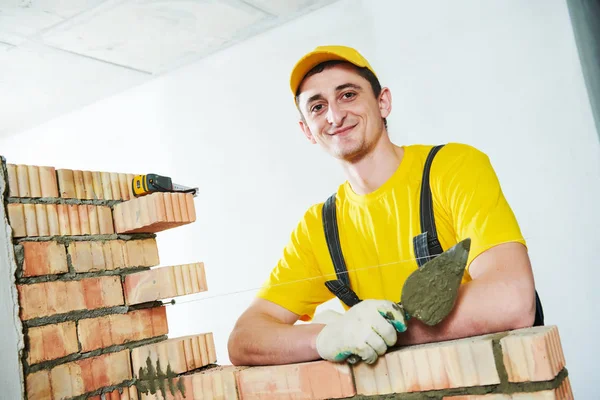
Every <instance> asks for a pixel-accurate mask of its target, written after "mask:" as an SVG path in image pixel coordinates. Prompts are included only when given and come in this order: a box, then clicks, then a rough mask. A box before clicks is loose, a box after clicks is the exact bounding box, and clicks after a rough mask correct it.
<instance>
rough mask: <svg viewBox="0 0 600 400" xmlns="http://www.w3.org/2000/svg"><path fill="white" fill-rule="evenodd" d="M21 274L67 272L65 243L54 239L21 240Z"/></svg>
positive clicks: (35, 274) (34, 274)
mask: <svg viewBox="0 0 600 400" xmlns="http://www.w3.org/2000/svg"><path fill="white" fill-rule="evenodd" d="M21 244H22V246H23V254H24V259H23V276H38V275H50V274H60V273H65V272H68V270H69V268H68V266H67V252H66V250H65V245H63V244H60V243H57V242H55V241H48V242H23V243H21Z"/></svg>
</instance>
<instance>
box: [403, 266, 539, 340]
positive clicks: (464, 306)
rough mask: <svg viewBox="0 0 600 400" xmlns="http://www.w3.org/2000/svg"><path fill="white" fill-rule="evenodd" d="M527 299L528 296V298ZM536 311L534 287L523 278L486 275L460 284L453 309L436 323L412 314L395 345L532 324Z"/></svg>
mask: <svg viewBox="0 0 600 400" xmlns="http://www.w3.org/2000/svg"><path fill="white" fill-rule="evenodd" d="M529 299H530V300H529ZM534 313H535V301H534V294H533V289H532V288H531V287H530V285H528V284H527V283H525V282H518V281H517V282H514V281H513V282H506V281H498V280H497V279H494V278H493V277H489V278H488V277H486V278H481V279H476V280H473V281H470V282H468V283H466V284H463V285H461V287H460V290H459V295H458V298H457V300H456V303H455V306H454V309H453V310H452V312H451V313H450V314H449V315H448V316H447V317H446V318H445V319H444V320H443V321H442V322H441V323H439V324H438V325H436V326H433V327H431V326H427V325H425V324H424V323H422V322H421V321H419V320H417V319H415V318H412V319H410V320H409V321H408V324H407V325H408V329H407V331H406V332H404V333H400V334H399V335H398V343H397V345H408V344H419V343H429V342H437V341H443V340H451V339H457V338H463V337H468V336H476V335H481V334H486V333H491V332H502V331H506V330H511V329H517V328H522V327H527V326H531V325H532V324H533V319H534Z"/></svg>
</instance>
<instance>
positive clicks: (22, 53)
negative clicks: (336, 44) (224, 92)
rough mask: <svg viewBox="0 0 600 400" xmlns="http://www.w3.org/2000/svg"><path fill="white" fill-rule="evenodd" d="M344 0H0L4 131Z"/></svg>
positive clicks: (1, 129) (21, 127)
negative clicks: (336, 0) (338, 0)
mask: <svg viewBox="0 0 600 400" xmlns="http://www.w3.org/2000/svg"><path fill="white" fill-rule="evenodd" d="M333 1H335V0H213V1H211V0H0V115H1V117H0V135H9V134H13V133H17V132H19V131H22V130H25V129H28V128H31V127H33V126H35V125H37V124H40V123H42V122H44V121H47V120H48V119H51V118H54V117H56V116H58V115H60V114H62V113H66V112H68V111H71V110H73V109H75V108H79V107H82V106H84V105H87V104H90V103H92V102H94V101H97V100H99V99H101V98H103V97H107V96H111V95H113V94H116V93H118V92H120V91H122V90H125V89H127V88H130V87H132V86H135V85H138V84H140V83H143V82H145V81H147V80H149V79H152V78H155V77H156V76H158V75H161V74H164V73H166V72H169V71H172V70H173V69H175V68H178V67H180V66H183V65H185V64H188V63H190V62H193V61H196V60H199V59H200V58H202V57H206V56H207V55H209V54H211V53H213V52H215V51H218V50H220V49H223V48H225V47H227V46H229V45H231V44H234V43H239V42H240V41H243V40H244V39H247V38H249V37H252V36H254V35H256V34H257V33H260V32H264V31H266V30H267V29H270V28H272V27H275V26H277V25H280V24H282V23H285V22H287V21H289V20H291V19H294V18H297V17H299V16H301V15H304V14H306V13H308V12H311V11H313V10H315V9H317V8H320V7H322V6H324V5H326V4H329V3H332V2H333Z"/></svg>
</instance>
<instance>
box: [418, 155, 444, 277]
mask: <svg viewBox="0 0 600 400" xmlns="http://www.w3.org/2000/svg"><path fill="white" fill-rule="evenodd" d="M442 147H444V145H439V146H435V147H433V148H432V149H431V151H430V152H429V155H428V156H427V160H426V161H425V167H424V169H423V178H422V182H421V201H420V205H419V209H420V215H421V233H420V234H419V235H417V236H415V237H414V238H413V247H414V250H415V258H416V259H417V265H418V266H419V267H422V266H423V264H425V263H426V262H427V261H429V260H431V259H433V258H435V257H436V256H438V255H440V254H442V253H443V249H442V245H441V244H440V242H439V240H438V237H437V230H436V228H435V219H434V216H433V199H432V194H431V187H430V182H429V175H430V173H431V164H432V163H433V158H434V157H435V155H436V154H437V153H438V151H440V149H441V148H442Z"/></svg>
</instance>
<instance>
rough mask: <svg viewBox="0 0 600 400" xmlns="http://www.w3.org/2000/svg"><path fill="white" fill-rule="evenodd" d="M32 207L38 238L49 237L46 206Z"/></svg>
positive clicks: (37, 205)
mask: <svg viewBox="0 0 600 400" xmlns="http://www.w3.org/2000/svg"><path fill="white" fill-rule="evenodd" d="M34 206H35V220H36V225H37V233H38V236H50V227H49V226H48V214H47V213H46V207H47V206H46V204H34Z"/></svg>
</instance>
